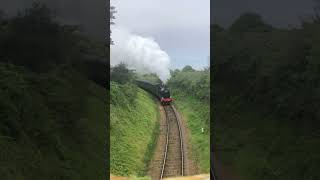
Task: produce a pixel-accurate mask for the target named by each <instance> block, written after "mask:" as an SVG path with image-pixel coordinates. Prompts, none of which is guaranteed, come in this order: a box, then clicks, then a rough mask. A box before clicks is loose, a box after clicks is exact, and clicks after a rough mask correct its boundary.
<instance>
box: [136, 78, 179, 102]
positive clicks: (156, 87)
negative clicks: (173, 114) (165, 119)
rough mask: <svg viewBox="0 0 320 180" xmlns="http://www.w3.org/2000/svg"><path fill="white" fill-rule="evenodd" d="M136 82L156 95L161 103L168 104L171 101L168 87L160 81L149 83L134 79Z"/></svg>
mask: <svg viewBox="0 0 320 180" xmlns="http://www.w3.org/2000/svg"><path fill="white" fill-rule="evenodd" d="M136 83H137V85H138V86H139V87H140V88H142V89H144V90H146V91H148V92H149V93H151V94H152V95H154V96H156V97H157V98H158V99H159V100H160V102H161V104H163V105H166V104H170V103H171V102H172V101H173V99H172V98H171V96H170V91H169V89H168V88H167V87H166V86H165V85H164V84H163V83H162V82H161V83H151V82H149V81H141V80H136Z"/></svg>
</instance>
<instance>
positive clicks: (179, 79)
mask: <svg viewBox="0 0 320 180" xmlns="http://www.w3.org/2000/svg"><path fill="white" fill-rule="evenodd" d="M167 84H168V86H169V87H170V88H173V89H180V90H183V92H184V93H185V94H189V95H192V96H194V97H196V98H198V99H199V100H201V101H203V102H206V103H209V102H210V69H209V68H205V69H204V70H200V71H198V70H195V69H193V68H192V67H191V66H185V67H184V68H183V69H182V70H179V69H176V70H171V77H170V79H169V81H168V82H167Z"/></svg>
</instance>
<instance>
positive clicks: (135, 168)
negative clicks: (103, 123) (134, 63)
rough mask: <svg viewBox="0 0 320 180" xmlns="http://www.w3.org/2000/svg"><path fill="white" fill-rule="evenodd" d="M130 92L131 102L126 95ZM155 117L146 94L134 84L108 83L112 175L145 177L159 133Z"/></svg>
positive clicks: (152, 103)
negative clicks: (109, 86) (132, 94)
mask: <svg viewBox="0 0 320 180" xmlns="http://www.w3.org/2000/svg"><path fill="white" fill-rule="evenodd" d="M131 91H136V94H135V98H134V100H132V99H131V98H132V97H129V96H128V93H132V92H131ZM115 98H116V101H115ZM129 99H131V100H129ZM158 116H159V114H158V110H157V106H156V104H155V102H154V100H153V99H152V97H151V96H150V95H149V94H148V93H147V92H145V91H143V90H142V89H140V88H137V87H136V86H134V85H130V84H126V85H120V84H118V83H114V82H112V83H111V105H110V118H111V123H110V125H111V126H110V143H111V144H110V148H111V149H110V151H111V152H110V170H111V173H112V174H115V175H121V176H144V175H146V172H147V169H148V162H149V161H150V159H151V157H152V152H153V150H154V147H155V143H156V136H157V134H158V130H159V124H158V120H157V118H158Z"/></svg>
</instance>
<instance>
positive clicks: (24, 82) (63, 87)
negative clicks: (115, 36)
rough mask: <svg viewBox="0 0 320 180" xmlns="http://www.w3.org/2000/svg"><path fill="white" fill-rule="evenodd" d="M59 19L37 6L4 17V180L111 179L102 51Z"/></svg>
mask: <svg viewBox="0 0 320 180" xmlns="http://www.w3.org/2000/svg"><path fill="white" fill-rule="evenodd" d="M54 19H55V18H54V16H52V14H51V12H50V10H49V9H47V8H46V7H45V6H43V5H41V4H38V3H35V4H34V5H33V7H32V8H30V9H27V10H26V11H24V12H21V13H19V15H17V16H15V17H12V18H5V17H4V16H3V17H2V18H0V21H1V22H0V82H1V83H0V162H1V163H0V174H1V179H17V180H18V179H23V180H29V179H30V180H31V179H32V180H37V179H39V180H40V179H65V180H72V179H102V178H104V177H105V176H106V169H105V168H104V167H105V162H104V161H105V152H104V150H105V140H106V138H107V137H106V133H105V128H104V127H105V126H104V125H105V121H106V120H107V117H108V116H107V111H106V107H107V106H108V105H107V102H106V100H105V99H106V92H105V89H104V88H102V87H101V86H99V85H98V84H100V85H105V83H106V79H107V78H106V77H105V76H106V75H105V74H106V68H104V69H102V68H100V69H96V67H97V65H96V64H99V66H100V67H103V66H105V65H106V63H103V62H102V61H101V57H102V56H103V55H102V54H103V53H102V51H103V48H100V46H101V43H97V42H94V41H91V40H90V39H88V38H86V37H85V36H84V35H82V33H81V32H80V31H79V30H78V28H77V27H75V26H67V25H62V24H60V23H58V22H56V21H55V20H54ZM87 64H95V65H92V66H86V65H87ZM91 68H92V69H91Z"/></svg>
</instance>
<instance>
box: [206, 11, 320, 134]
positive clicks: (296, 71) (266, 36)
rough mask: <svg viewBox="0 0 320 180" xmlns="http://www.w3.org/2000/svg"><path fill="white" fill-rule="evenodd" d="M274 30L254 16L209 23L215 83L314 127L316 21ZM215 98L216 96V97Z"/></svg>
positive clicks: (319, 41) (319, 77) (319, 68)
mask: <svg viewBox="0 0 320 180" xmlns="http://www.w3.org/2000/svg"><path fill="white" fill-rule="evenodd" d="M301 26H302V27H301V28H295V29H276V28H273V27H271V26H270V25H268V24H265V23H264V22H263V20H262V19H261V17H260V16H259V15H257V14H252V13H251V14H250V13H248V14H244V15H242V16H241V17H240V18H239V19H238V20H237V21H236V22H234V24H233V25H232V26H231V27H230V28H229V29H223V28H221V27H219V26H217V25H215V26H213V27H212V35H213V43H212V44H213V49H214V51H215V55H214V76H215V82H219V83H224V84H230V85H233V86H234V87H237V88H236V89H237V92H238V93H239V95H240V94H241V95H242V97H243V100H246V101H247V102H250V103H255V104H260V105H263V106H264V107H265V108H267V109H269V110H270V112H273V113H276V114H277V115H279V116H281V117H283V118H285V119H287V120H290V121H291V122H292V123H294V124H297V125H299V124H301V123H308V124H309V125H310V126H309V127H310V128H311V127H315V125H317V126H319V125H320V121H319V119H320V114H319V113H318V112H317V109H319V106H320V104H319V100H320V99H319V98H320V91H319V88H320V74H319V73H320V61H319V57H320V54H319V52H320V33H319V32H320V24H319V23H318V22H316V21H309V22H307V21H306V22H303V23H302V25H301ZM217 98H218V97H217Z"/></svg>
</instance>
